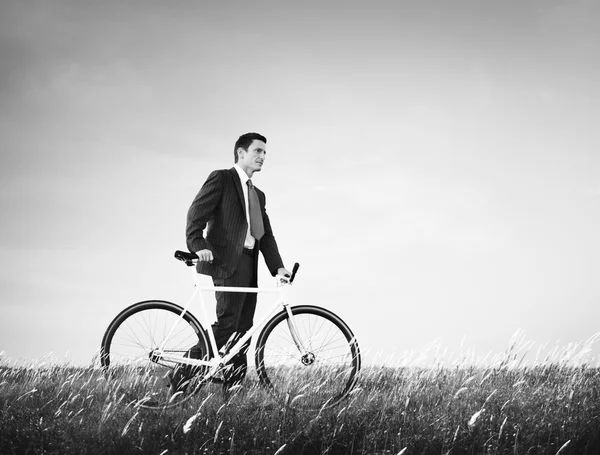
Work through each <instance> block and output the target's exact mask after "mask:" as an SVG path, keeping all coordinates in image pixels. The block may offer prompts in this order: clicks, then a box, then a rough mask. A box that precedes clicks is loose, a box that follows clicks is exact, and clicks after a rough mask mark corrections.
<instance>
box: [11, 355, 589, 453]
mask: <svg viewBox="0 0 600 455" xmlns="http://www.w3.org/2000/svg"><path fill="white" fill-rule="evenodd" d="M120 390H121V389H120V387H119V381H116V380H108V379H106V378H105V376H104V375H103V373H102V371H101V370H99V369H98V368H97V367H96V366H93V367H92V366H91V367H87V368H81V367H73V366H69V365H48V366H45V365H43V364H40V365H33V366H28V367H27V366H15V365H10V364H8V363H7V362H4V364H3V365H2V366H0V453H1V454H12V453H16V454H26V453H27V454H36V453H40V454H41V453H44V454H103V453H107V454H127V453H149V454H166V453H168V454H183V453H189V454H205V453H206V454H219V453H223V454H274V453H278V454H321V453H328V454H353V453H356V454H388V453H389V454H399V453H402V454H404V455H408V454H488V453H489V454H496V453H501V454H557V453H560V454H578V455H579V454H590V455H597V454H600V369H598V368H596V367H591V366H589V365H586V364H585V363H583V364H580V365H577V366H573V362H566V361H565V362H556V361H545V362H543V363H542V362H538V363H537V364H533V365H530V366H523V365H521V364H520V362H518V359H517V356H516V355H512V356H510V355H506V356H505V360H504V361H500V362H495V366H493V367H491V366H490V367H482V366H466V365H456V366H454V367H449V366H438V367H434V368H418V367H416V366H412V367H394V368H385V367H379V366H378V367H365V368H363V370H362V372H361V375H360V379H359V382H358V384H357V388H356V389H355V391H354V392H353V393H352V394H351V396H350V397H349V398H348V399H347V400H346V401H345V402H343V403H342V404H341V405H339V406H337V407H335V408H333V409H329V410H324V411H322V412H310V413H308V412H297V411H294V410H292V409H289V408H287V407H286V406H285V405H284V404H282V403H279V402H276V401H274V400H273V399H272V398H271V397H270V395H268V394H267V393H266V392H265V391H264V390H263V389H262V388H261V387H260V386H259V385H258V383H257V380H256V378H255V377H254V376H250V377H248V378H247V379H246V382H245V384H244V386H243V387H241V388H240V389H238V390H237V391H236V392H235V393H234V394H232V395H231V396H230V397H229V399H228V400H225V399H224V398H223V396H222V395H221V391H220V388H219V387H218V385H216V384H210V385H208V386H206V387H205V388H204V389H202V390H201V391H200V392H199V393H198V395H197V399H195V400H192V402H190V403H186V404H184V405H183V406H182V407H181V408H177V409H174V410H170V411H165V412H152V411H143V410H140V409H136V408H135V407H134V406H132V405H131V404H130V403H128V402H127V400H126V399H125V396H124V395H123V394H122V393H120Z"/></svg>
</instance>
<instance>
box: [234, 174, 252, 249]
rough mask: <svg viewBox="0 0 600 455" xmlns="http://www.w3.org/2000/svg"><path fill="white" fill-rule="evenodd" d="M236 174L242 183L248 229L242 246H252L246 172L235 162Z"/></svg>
mask: <svg viewBox="0 0 600 455" xmlns="http://www.w3.org/2000/svg"><path fill="white" fill-rule="evenodd" d="M233 167H234V168H235V170H236V171H237V173H238V175H239V176H240V182H241V183H242V191H243V193H244V202H245V203H246V222H247V223H248V231H247V232H246V240H245V241H244V248H250V249H253V248H254V243H255V242H256V239H255V238H254V237H252V235H250V208H249V206H248V183H247V182H248V180H250V177H248V174H246V173H245V172H244V171H243V170H242V168H241V167H239V166H238V164H237V163H235V164H234V165H233Z"/></svg>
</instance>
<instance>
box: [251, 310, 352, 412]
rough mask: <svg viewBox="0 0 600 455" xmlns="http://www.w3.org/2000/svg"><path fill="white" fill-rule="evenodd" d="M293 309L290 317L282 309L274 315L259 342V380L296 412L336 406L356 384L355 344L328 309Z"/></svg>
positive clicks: (343, 324) (350, 334)
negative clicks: (297, 410) (293, 334)
mask: <svg viewBox="0 0 600 455" xmlns="http://www.w3.org/2000/svg"><path fill="white" fill-rule="evenodd" d="M291 311H292V314H293V317H292V318H291V319H290V318H289V316H288V313H287V312H286V311H285V310H284V311H282V312H281V313H278V314H277V315H275V316H274V317H273V319H271V320H270V321H269V322H268V323H267V325H266V326H265V328H264V329H263V331H262V332H261V334H260V336H259V338H258V340H257V343H256V369H257V371H258V376H259V379H260V381H261V383H262V384H263V385H265V386H266V387H267V388H269V389H270V390H271V391H272V392H273V393H274V394H275V395H276V396H277V397H278V398H280V399H283V400H285V401H286V402H287V403H288V404H289V405H290V406H291V407H294V408H296V409H304V410H318V409H323V408H328V407H332V406H335V405H336V404H338V403H339V402H340V401H341V400H342V399H344V397H345V396H346V395H347V394H348V393H349V392H350V391H351V390H352V387H353V386H354V384H355V382H356V375H357V373H358V371H359V370H360V351H359V349H358V343H357V341H356V339H355V337H354V335H353V334H352V331H351V330H350V328H349V327H348V326H347V325H346V323H345V322H344V321H342V319H340V318H339V317H338V316H336V315H335V314H334V313H332V312H331V311H328V310H326V309H324V308H320V307H316V306H310V305H302V306H296V307H291ZM291 330H294V331H295V333H296V334H297V335H296V336H295V337H294V336H292V332H291Z"/></svg>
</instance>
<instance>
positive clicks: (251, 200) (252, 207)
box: [246, 179, 265, 240]
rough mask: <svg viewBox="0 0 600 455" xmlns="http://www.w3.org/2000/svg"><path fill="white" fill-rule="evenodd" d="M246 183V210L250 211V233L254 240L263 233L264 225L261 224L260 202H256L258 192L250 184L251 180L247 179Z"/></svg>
mask: <svg viewBox="0 0 600 455" xmlns="http://www.w3.org/2000/svg"><path fill="white" fill-rule="evenodd" d="M246 183H247V185H248V210H249V212H250V234H251V235H252V237H254V238H255V239H256V240H260V238H261V237H262V236H263V235H264V233H265V226H264V225H263V219H262V215H261V213H260V204H259V203H258V194H257V193H256V190H255V189H254V185H252V180H250V179H248V181H247V182H246Z"/></svg>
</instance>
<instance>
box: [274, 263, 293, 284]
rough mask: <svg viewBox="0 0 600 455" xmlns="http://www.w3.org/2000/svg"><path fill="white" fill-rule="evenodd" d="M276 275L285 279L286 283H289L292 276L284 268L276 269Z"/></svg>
mask: <svg viewBox="0 0 600 455" xmlns="http://www.w3.org/2000/svg"><path fill="white" fill-rule="evenodd" d="M277 275H279V276H282V277H285V278H287V280H285V281H286V282H287V281H289V280H290V278H291V277H292V274H291V273H290V272H288V271H287V270H286V269H285V268H284V267H280V268H279V269H277ZM281 281H284V280H281Z"/></svg>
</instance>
